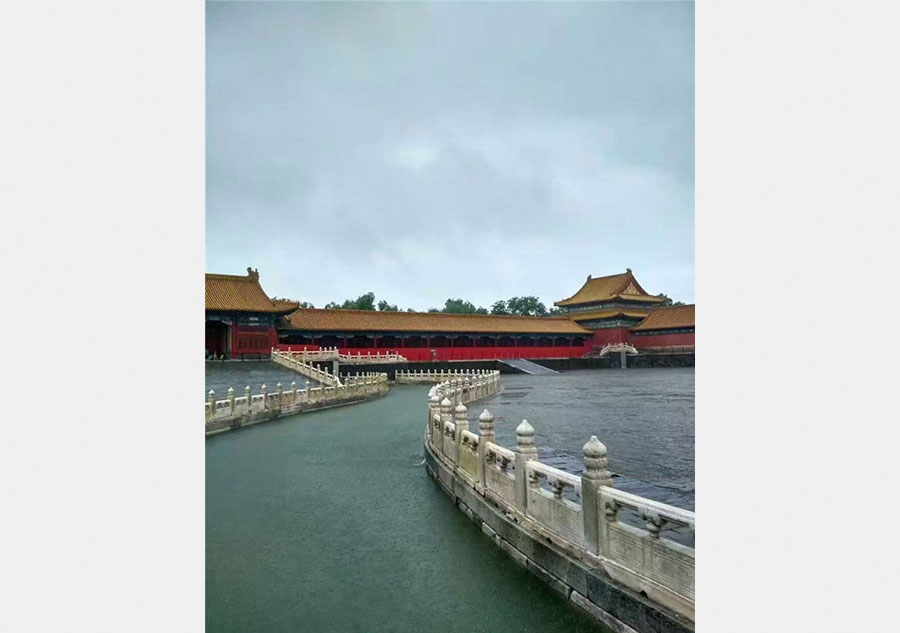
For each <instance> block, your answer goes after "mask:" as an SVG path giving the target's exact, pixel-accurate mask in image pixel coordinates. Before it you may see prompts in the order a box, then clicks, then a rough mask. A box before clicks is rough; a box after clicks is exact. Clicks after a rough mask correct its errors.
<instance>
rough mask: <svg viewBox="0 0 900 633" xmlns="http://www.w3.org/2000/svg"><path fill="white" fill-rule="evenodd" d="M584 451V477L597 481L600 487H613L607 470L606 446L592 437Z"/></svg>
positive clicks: (595, 437) (594, 436)
mask: <svg viewBox="0 0 900 633" xmlns="http://www.w3.org/2000/svg"><path fill="white" fill-rule="evenodd" d="M582 450H583V451H584V473H582V477H585V478H587V479H591V480H593V481H596V482H597V484H598V485H600V486H612V478H611V477H610V475H609V470H607V465H608V459H607V457H606V446H604V445H603V443H602V442H601V441H600V440H598V439H597V436H596V435H592V436H591V439H589V440H588V441H587V444H585V445H584V448H583V449H582Z"/></svg>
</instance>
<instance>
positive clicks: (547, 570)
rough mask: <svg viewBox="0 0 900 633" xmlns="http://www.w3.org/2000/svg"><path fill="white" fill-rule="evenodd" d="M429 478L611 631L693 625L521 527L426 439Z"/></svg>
mask: <svg viewBox="0 0 900 633" xmlns="http://www.w3.org/2000/svg"><path fill="white" fill-rule="evenodd" d="M425 465H426V469H427V471H428V474H429V476H431V477H432V478H433V479H434V480H435V481H437V482H438V484H439V485H440V487H441V489H443V490H444V492H446V493H447V494H448V495H449V496H450V498H451V499H453V500H454V502H455V503H456V505H457V506H458V507H459V509H460V511H462V512H463V513H464V514H465V515H466V516H467V517H468V518H470V519H471V520H472V521H474V522H475V523H476V524H478V525H479V526H480V527H481V530H482V532H484V534H485V535H486V536H487V537H488V538H490V539H491V540H492V541H493V542H494V543H495V544H496V545H497V546H498V547H500V548H501V549H502V550H503V551H505V552H506V553H507V554H508V555H509V556H510V557H511V558H512V559H513V560H515V561H516V562H517V563H519V564H520V565H521V566H523V567H525V568H526V569H528V570H529V571H530V572H532V573H533V574H535V575H536V576H538V577H539V578H541V579H542V580H543V581H544V582H546V583H547V584H548V585H550V587H552V588H553V589H554V591H556V592H557V593H559V594H560V595H561V596H563V597H564V598H566V599H567V600H569V601H570V602H571V603H572V604H573V605H575V606H577V607H579V608H580V609H582V610H583V611H585V612H586V613H588V614H589V615H591V616H592V617H593V618H595V619H597V620H599V621H600V622H602V623H603V624H605V625H606V626H608V627H609V628H610V629H612V630H613V631H615V632H616V633H687V632H690V631H693V630H694V626H693V623H692V622H690V621H689V620H687V619H686V618H684V617H682V616H679V615H678V614H677V613H675V612H674V611H671V610H669V609H667V608H665V607H663V606H661V605H659V604H656V603H654V602H651V601H650V600H649V599H648V598H647V597H645V596H643V595H641V594H640V593H638V592H636V591H634V590H631V589H629V588H627V587H625V586H623V585H621V584H619V583H617V582H616V581H615V580H613V579H612V578H611V577H610V576H609V575H607V574H606V573H605V572H604V571H603V570H602V569H601V568H593V567H591V566H589V565H588V564H586V563H585V562H584V561H582V560H579V559H577V558H575V557H574V556H572V555H570V554H568V553H567V552H566V551H564V550H563V549H562V548H561V547H559V546H558V545H556V544H554V543H552V542H549V541H550V539H546V538H541V537H540V536H539V535H538V534H536V533H534V532H532V531H530V530H528V529H526V528H525V527H523V526H521V525H519V524H518V523H517V522H516V521H514V520H513V518H512V516H513V515H509V514H507V513H505V512H504V511H503V510H502V509H501V507H500V506H499V505H496V504H492V502H491V501H490V500H489V498H485V497H482V496H480V495H479V494H478V493H477V492H476V491H475V490H473V489H472V488H471V487H470V486H468V485H466V484H465V483H464V482H462V481H461V480H460V479H459V478H457V477H456V476H455V475H454V473H453V471H451V470H450V469H449V468H448V467H447V466H446V465H445V464H444V463H443V462H442V461H441V460H440V459H438V458H437V457H436V456H435V455H434V454H433V453H432V452H431V449H430V448H429V446H428V442H427V440H426V441H425Z"/></svg>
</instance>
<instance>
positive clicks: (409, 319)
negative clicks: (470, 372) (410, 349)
mask: <svg viewBox="0 0 900 633" xmlns="http://www.w3.org/2000/svg"><path fill="white" fill-rule="evenodd" d="M281 327H283V328H287V329H295V330H319V331H323V330H327V331H333V332H348V331H357V332H472V333H485V334H487V333H492V334H507V333H509V334H570V335H571V334H590V333H591V331H590V330H587V329H585V328H583V327H581V326H580V325H578V324H577V323H575V322H574V321H572V320H571V319H568V318H566V317H527V316H498V315H486V314H447V313H444V312H376V311H374V310H330V309H317V308H301V309H299V310H297V311H296V312H294V313H292V314H290V315H289V316H287V317H285V318H284V319H283V324H282V325H281Z"/></svg>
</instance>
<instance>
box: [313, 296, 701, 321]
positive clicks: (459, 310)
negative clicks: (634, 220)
mask: <svg viewBox="0 0 900 633" xmlns="http://www.w3.org/2000/svg"><path fill="white" fill-rule="evenodd" d="M656 296H658V297H659V298H661V299H663V302H662V304H660V305H663V306H671V305H676V306H681V305H684V303H682V302H681V301H673V300H672V299H671V298H670V297H668V296H667V295H665V294H662V293H660V294H658V295H656ZM300 307H301V308H315V306H314V305H313V304H311V303H309V302H308V301H301V302H300ZM325 308H327V309H337V310H373V311H376V310H377V311H379V312H402V311H403V310H401V309H400V308H398V307H397V306H396V305H393V304H391V303H389V302H388V301H387V300H386V299H381V300H380V301H377V302H376V301H375V293H374V292H367V293H365V294H362V295H360V296H358V297H357V298H356V299H347V300H345V301H344V302H343V303H337V302H336V301H330V302H329V303H327V304H325ZM406 312H418V310H414V309H413V308H407V309H406ZM428 312H444V313H447V314H501V315H502V314H505V315H515V316H537V317H545V316H557V315H560V314H562V313H563V312H562V310H560V309H559V308H557V307H555V306H551V308H550V309H549V310H548V309H547V306H545V305H544V304H543V302H541V301H540V300H539V299H538V298H537V297H535V296H533V295H528V296H526V297H510V298H509V299H499V300H498V301H495V302H494V303H493V304H491V307H490V309H488V308H484V307H481V306H479V307H476V306H475V304H474V303H472V302H471V301H466V300H464V299H447V300H446V301H445V302H444V306H443V307H442V308H429V309H428Z"/></svg>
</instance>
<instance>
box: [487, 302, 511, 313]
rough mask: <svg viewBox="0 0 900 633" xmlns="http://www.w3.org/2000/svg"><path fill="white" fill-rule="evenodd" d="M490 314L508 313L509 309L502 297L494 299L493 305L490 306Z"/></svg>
mask: <svg viewBox="0 0 900 633" xmlns="http://www.w3.org/2000/svg"><path fill="white" fill-rule="evenodd" d="M491 314H509V309H508V308H507V307H506V301H504V300H503V299H500V300H499V301H495V302H494V305H492V306H491Z"/></svg>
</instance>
